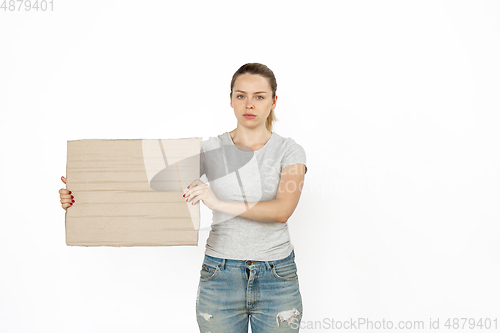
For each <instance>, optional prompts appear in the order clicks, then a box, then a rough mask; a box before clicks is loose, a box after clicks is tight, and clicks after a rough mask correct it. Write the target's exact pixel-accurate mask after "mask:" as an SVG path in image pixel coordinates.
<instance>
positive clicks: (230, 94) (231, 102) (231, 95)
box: [229, 91, 233, 107]
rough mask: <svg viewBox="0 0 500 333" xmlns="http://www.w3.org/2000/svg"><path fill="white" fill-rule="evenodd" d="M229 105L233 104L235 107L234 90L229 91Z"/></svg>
mask: <svg viewBox="0 0 500 333" xmlns="http://www.w3.org/2000/svg"><path fill="white" fill-rule="evenodd" d="M229 105H231V107H233V92H232V91H231V92H230V93H229Z"/></svg>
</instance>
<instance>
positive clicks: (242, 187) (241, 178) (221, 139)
mask: <svg viewBox="0 0 500 333" xmlns="http://www.w3.org/2000/svg"><path fill="white" fill-rule="evenodd" d="M245 149H246V151H245ZM297 163H300V164H304V165H306V153H305V151H304V149H303V148H302V146H300V145H299V144H297V143H296V142H295V141H294V140H293V139H291V138H284V137H282V136H280V135H278V134H277V133H275V132H273V133H272V135H271V138H270V139H269V140H268V141H267V143H266V144H265V145H264V147H262V148H261V149H258V150H256V151H253V150H251V149H250V148H248V147H243V146H236V145H235V144H234V143H233V140H232V139H231V135H230V134H229V132H225V133H224V134H221V135H219V136H217V137H210V138H209V139H208V140H205V141H202V143H201V155H200V171H201V175H203V174H205V175H206V177H207V179H208V181H209V185H210V188H211V189H212V191H213V192H214V194H215V195H216V196H217V198H219V199H220V200H223V201H246V202H258V201H268V200H272V199H276V193H277V191H278V185H279V181H280V174H281V170H282V169H283V168H285V167H287V166H289V165H292V164H297ZM306 172H307V166H306ZM212 214H213V218H212V226H211V230H210V234H209V237H208V239H207V244H206V248H205V254H208V255H210V256H213V257H218V258H225V259H234V260H279V259H283V258H286V257H287V256H288V255H290V253H291V252H292V250H293V245H292V243H291V242H290V235H289V233H288V222H287V223H280V222H260V221H254V220H250V219H246V218H242V217H239V216H233V215H229V214H225V213H222V212H219V211H216V210H213V211H212Z"/></svg>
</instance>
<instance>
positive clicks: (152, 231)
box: [66, 137, 202, 246]
mask: <svg viewBox="0 0 500 333" xmlns="http://www.w3.org/2000/svg"><path fill="white" fill-rule="evenodd" d="M201 140H202V138H198V137H193V138H184V139H158V140H153V139H137V140H127V139H119V140H100V139H85V140H71V141H68V159H67V164H66V188H67V189H68V190H70V191H71V192H72V193H71V194H72V195H73V196H74V197H75V198H74V200H75V203H74V204H73V206H70V207H68V208H67V209H66V244H67V245H78V246H172V245H177V246H180V245H198V230H199V228H200V204H199V202H198V203H196V204H195V205H192V204H191V203H187V202H186V200H185V198H184V197H183V196H182V195H183V194H184V193H185V192H186V191H187V187H188V186H189V184H191V183H192V182H193V181H194V180H196V179H198V178H200V148H201Z"/></svg>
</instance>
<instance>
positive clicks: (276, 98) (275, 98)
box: [273, 95, 278, 109]
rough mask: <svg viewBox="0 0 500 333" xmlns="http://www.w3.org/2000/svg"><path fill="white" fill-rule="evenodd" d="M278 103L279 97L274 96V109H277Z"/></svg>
mask: <svg viewBox="0 0 500 333" xmlns="http://www.w3.org/2000/svg"><path fill="white" fill-rule="evenodd" d="M277 101H278V95H276V96H274V101H273V109H275V108H276V102H277Z"/></svg>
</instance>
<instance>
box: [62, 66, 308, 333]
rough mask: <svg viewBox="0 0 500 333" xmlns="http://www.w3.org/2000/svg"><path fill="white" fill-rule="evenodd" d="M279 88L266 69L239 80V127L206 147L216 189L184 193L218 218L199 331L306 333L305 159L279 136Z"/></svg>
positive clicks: (201, 291)
mask: <svg viewBox="0 0 500 333" xmlns="http://www.w3.org/2000/svg"><path fill="white" fill-rule="evenodd" d="M276 89H277V83H276V78H275V76H274V73H273V72H272V71H271V70H270V69H269V68H268V67H267V66H265V65H262V64H259V63H248V64H245V65H243V66H242V67H240V68H239V69H238V70H237V71H236V73H234V75H233V78H232V80H231V93H230V100H231V102H230V105H231V107H232V108H233V109H234V114H235V116H236V119H237V127H236V129H234V130H232V131H231V132H225V133H224V134H221V135H219V136H217V137H211V138H209V140H206V141H203V142H202V147H201V148H202V151H201V155H200V157H201V158H200V170H201V175H203V174H205V175H206V176H207V179H208V181H209V183H210V186H208V185H207V184H205V183H203V182H202V181H201V180H200V179H197V180H195V181H194V182H193V183H191V184H190V186H189V187H188V191H187V192H186V193H185V194H184V196H185V198H186V201H187V202H188V203H191V204H196V203H197V202H199V201H200V200H201V201H202V202H203V203H204V204H205V205H206V206H207V207H208V208H209V209H211V210H212V211H213V222H212V226H211V230H210V234H209V237H208V239H207V244H206V248H205V257H204V260H203V263H202V267H201V271H200V282H199V286H198V292H197V298H196V313H197V321H198V326H199V328H200V332H217V333H221V332H230V333H239V332H242V333H243V332H245V333H246V332H247V331H248V322H249V321H250V324H251V327H252V332H253V333H270V332H298V331H299V326H300V320H301V318H302V310H303V309H302V297H301V295H300V291H299V282H298V275H297V267H296V264H295V253H294V247H293V245H292V244H291V242H290V236H289V233H288V226H287V220H288V218H289V217H290V216H291V215H292V213H293V212H294V210H295V208H296V206H297V204H298V202H299V198H300V194H301V190H302V187H303V182H304V175H305V173H306V172H307V167H306V154H305V151H304V149H303V148H302V147H301V146H300V145H298V144H297V143H296V142H295V141H294V140H293V139H291V138H284V137H282V136H280V135H278V134H277V133H275V132H272V124H273V121H275V120H276V118H275V115H274V109H275V107H276V102H277V99H278V96H277V95H276ZM221 148H222V149H221ZM217 149H220V150H219V152H221V154H214V153H210V152H214V151H216V150H217ZM221 156H222V158H221ZM224 171H225V172H224ZM231 171H232V172H231ZM62 180H63V182H65V179H64V177H63V178H62ZM59 193H60V194H61V203H62V207H63V208H64V209H66V208H67V207H68V206H70V205H72V204H73V202H74V198H73V197H72V196H71V195H70V194H69V193H68V190H65V189H61V190H60V191H59Z"/></svg>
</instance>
